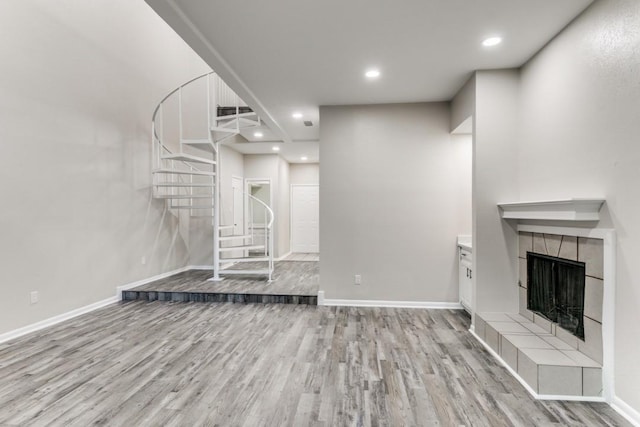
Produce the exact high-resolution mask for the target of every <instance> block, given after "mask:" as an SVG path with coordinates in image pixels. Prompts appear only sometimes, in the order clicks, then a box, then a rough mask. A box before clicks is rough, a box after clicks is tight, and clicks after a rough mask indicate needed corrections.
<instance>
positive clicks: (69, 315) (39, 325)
mask: <svg viewBox="0 0 640 427" xmlns="http://www.w3.org/2000/svg"><path fill="white" fill-rule="evenodd" d="M196 269H198V266H186V267H182V268H178V269H176V270H172V271H168V272H166V273H162V274H158V275H155V276H153V277H149V278H147V279H142V280H138V281H135V282H131V283H127V284H125V285H121V286H118V287H116V295H115V296H113V297H110V298H107V299H103V300H102V301H98V302H94V303H92V304H89V305H85V306H84V307H80V308H76V309H74V310H71V311H68V312H66V313H62V314H59V315H57V316H53V317H50V318H48V319H45V320H41V321H39V322H36V323H32V324H31V325H27V326H23V327H22V328H18V329H14V330H13V331H9V332H5V333H3V334H0V343H2V342H5V341H9V340H12V339H14V338H18V337H21V336H23V335H26V334H30V333H31V332H36V331H39V330H41V329H44V328H48V327H49V326H53V325H57V324H58V323H60V322H64V321H65V320H69V319H73V318H74V317H78V316H80V315H82V314H86V313H89V312H91V311H94V310H97V309H99V308H102V307H106V306H107V305H109V304H113V303H116V302H118V301H120V300H122V291H124V290H128V289H133V288H136V287H138V286H142V285H144V284H147V283H150V282H153V281H155V280H160V279H164V278H166V277H169V276H173V275H174V274H177V273H181V272H183V271H186V270H196Z"/></svg>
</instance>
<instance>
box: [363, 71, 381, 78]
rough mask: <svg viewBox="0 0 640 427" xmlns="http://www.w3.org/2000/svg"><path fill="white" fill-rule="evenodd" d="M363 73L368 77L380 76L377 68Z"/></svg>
mask: <svg viewBox="0 0 640 427" xmlns="http://www.w3.org/2000/svg"><path fill="white" fill-rule="evenodd" d="M364 75H365V76H366V77H368V78H370V79H375V78H376V77H380V71H378V70H368V71H367V72H366V73H364Z"/></svg>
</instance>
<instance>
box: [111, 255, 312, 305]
mask: <svg viewBox="0 0 640 427" xmlns="http://www.w3.org/2000/svg"><path fill="white" fill-rule="evenodd" d="M260 264H261V263H257V262H256V263H253V262H252V263H243V264H237V265H234V266H232V267H231V268H230V269H241V270H244V269H247V268H260V267H261V265H260ZM264 264H265V267H266V263H264ZM318 270H319V268H318V262H300V261H279V262H277V263H276V265H275V272H274V275H273V278H274V280H273V281H272V282H270V283H269V282H267V281H266V278H265V277H262V276H251V275H241V276H240V275H236V276H227V277H225V279H224V280H223V281H221V282H211V281H209V280H208V279H209V278H211V275H212V273H211V271H209V270H189V271H185V272H182V273H178V274H175V275H173V276H171V277H168V278H165V279H161V280H157V281H155V282H151V283H148V284H146V285H143V286H139V287H137V288H134V289H131V290H128V291H123V293H122V296H123V299H124V300H128V301H135V300H142V301H173V302H237V303H263V304H312V305H316V304H317V303H318V288H319V287H320V279H319V274H318V273H319V271H318Z"/></svg>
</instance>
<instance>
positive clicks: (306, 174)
mask: <svg viewBox="0 0 640 427" xmlns="http://www.w3.org/2000/svg"><path fill="white" fill-rule="evenodd" d="M289 177H290V178H289V179H290V181H291V184H319V183H320V164H318V163H291V164H290V165H289Z"/></svg>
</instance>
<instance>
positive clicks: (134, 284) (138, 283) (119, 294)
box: [116, 265, 199, 299]
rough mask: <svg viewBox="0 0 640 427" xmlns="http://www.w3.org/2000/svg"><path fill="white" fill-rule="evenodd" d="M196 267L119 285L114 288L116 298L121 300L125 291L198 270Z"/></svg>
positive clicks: (183, 268)
mask: <svg viewBox="0 0 640 427" xmlns="http://www.w3.org/2000/svg"><path fill="white" fill-rule="evenodd" d="M198 267H199V266H192V265H187V266H185V267H181V268H177V269H175V270H171V271H167V272H166V273H161V274H157V275H155V276H153V277H148V278H146V279H141V280H137V281H135V282H131V283H127V284H125V285H120V286H118V287H117V288H116V297H117V298H118V299H122V291H127V290H129V289H133V288H137V287H138V286H142V285H146V284H147V283H151V282H155V281H156V280H160V279H165V278H167V277H169V276H173V275H174V274H178V273H182V272H183V271H187V270H199V268H198Z"/></svg>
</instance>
